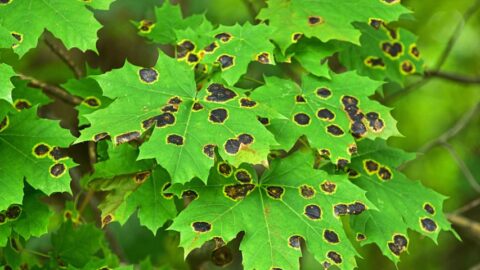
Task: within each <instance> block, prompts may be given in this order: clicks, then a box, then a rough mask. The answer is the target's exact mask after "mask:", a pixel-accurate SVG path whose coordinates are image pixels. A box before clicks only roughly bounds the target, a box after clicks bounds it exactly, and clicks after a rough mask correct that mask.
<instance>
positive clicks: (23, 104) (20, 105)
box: [14, 99, 32, 111]
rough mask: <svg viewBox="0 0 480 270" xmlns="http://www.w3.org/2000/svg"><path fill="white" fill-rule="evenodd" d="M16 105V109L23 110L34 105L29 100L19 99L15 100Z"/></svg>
mask: <svg viewBox="0 0 480 270" xmlns="http://www.w3.org/2000/svg"><path fill="white" fill-rule="evenodd" d="M14 106H15V109H17V110H19V111H21V110H25V109H30V108H31V107H32V104H31V103H30V102H29V101H28V100H25V99H17V100H16V101H15V105H14Z"/></svg>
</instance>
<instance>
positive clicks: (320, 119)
mask: <svg viewBox="0 0 480 270" xmlns="http://www.w3.org/2000/svg"><path fill="white" fill-rule="evenodd" d="M380 84H381V83H379V82H376V81H373V80H371V79H369V78H366V77H361V76H358V75H357V74H356V73H354V72H346V73H342V74H336V75H332V79H331V80H327V79H322V78H316V77H313V76H304V77H303V79H302V86H299V85H297V84H296V83H295V82H293V81H290V80H285V79H280V78H278V77H266V78H265V85H264V86H262V87H259V88H257V89H256V90H255V91H254V92H253V93H252V94H251V98H252V99H253V100H256V101H258V102H259V104H260V105H261V106H264V107H268V108H271V109H273V110H274V111H277V112H278V113H279V114H281V115H282V116H283V117H284V118H283V119H281V118H278V117H273V118H271V117H269V116H268V115H262V117H267V118H264V123H265V124H266V125H267V128H268V129H269V130H270V131H271V132H272V133H273V134H274V135H275V138H276V140H277V141H278V142H279V144H280V146H279V147H276V148H280V149H284V150H289V149H291V148H292V147H293V145H294V144H295V142H296V141H297V139H298V138H299V137H300V136H302V135H306V137H307V139H308V142H309V143H310V145H311V146H312V147H313V148H315V149H318V150H320V152H321V153H322V154H324V155H326V156H329V157H330V158H331V160H332V161H334V162H335V163H336V164H342V163H345V162H348V160H349V159H350V155H351V154H352V153H355V150H356V147H355V138H360V137H367V138H375V137H381V138H388V137H389V136H393V135H398V131H397V129H396V126H395V125H396V121H395V120H394V119H393V118H392V116H391V115H390V109H388V108H386V107H384V106H382V105H381V104H379V103H378V102H376V101H373V100H370V99H368V96H370V95H372V94H374V93H375V90H376V89H377V88H378V87H379V86H380ZM343 165H345V164H343Z"/></svg>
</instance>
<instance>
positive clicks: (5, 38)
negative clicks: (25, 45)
mask: <svg viewBox="0 0 480 270" xmlns="http://www.w3.org/2000/svg"><path fill="white" fill-rule="evenodd" d="M16 42H18V40H16V39H15V36H14V35H12V34H11V33H10V31H8V30H7V29H5V28H4V27H3V26H1V25H0V49H5V48H11V47H12V46H14V44H15V43H16Z"/></svg>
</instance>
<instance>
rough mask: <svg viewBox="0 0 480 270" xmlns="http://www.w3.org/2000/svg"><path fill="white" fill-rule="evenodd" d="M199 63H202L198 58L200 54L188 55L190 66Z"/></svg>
mask: <svg viewBox="0 0 480 270" xmlns="http://www.w3.org/2000/svg"><path fill="white" fill-rule="evenodd" d="M198 61H200V57H199V56H198V54H196V53H193V52H189V53H188V54H187V62H188V63H189V64H196V63H198Z"/></svg>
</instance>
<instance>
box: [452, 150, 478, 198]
mask: <svg viewBox="0 0 480 270" xmlns="http://www.w3.org/2000/svg"><path fill="white" fill-rule="evenodd" d="M443 146H444V147H445V148H446V149H447V150H448V152H450V155H451V156H452V157H453V159H455V161H456V162H457V164H458V167H459V168H460V170H461V171H462V173H463V175H464V176H465V178H466V179H467V181H468V183H469V184H470V186H471V187H472V188H473V189H474V190H475V191H476V192H478V193H480V184H479V183H478V181H477V179H475V176H473V173H472V171H471V170H470V169H469V168H468V166H467V164H465V162H464V161H463V159H461V158H460V156H459V155H458V153H457V151H455V149H453V147H452V146H451V145H450V144H448V143H443Z"/></svg>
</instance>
